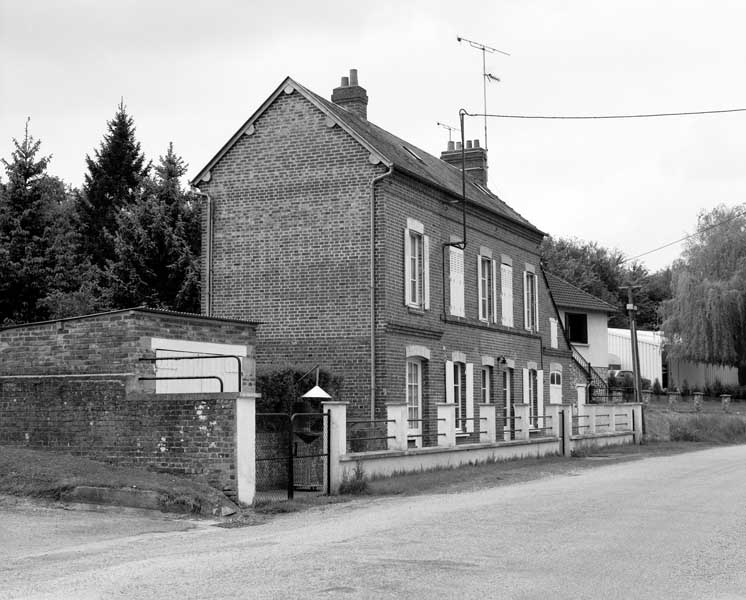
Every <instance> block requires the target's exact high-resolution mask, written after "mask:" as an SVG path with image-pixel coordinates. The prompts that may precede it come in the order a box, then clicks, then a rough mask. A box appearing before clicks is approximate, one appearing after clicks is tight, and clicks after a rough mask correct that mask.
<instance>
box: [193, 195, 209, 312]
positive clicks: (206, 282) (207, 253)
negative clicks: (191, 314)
mask: <svg viewBox="0 0 746 600" xmlns="http://www.w3.org/2000/svg"><path fill="white" fill-rule="evenodd" d="M192 192H194V193H195V194H196V195H198V196H202V197H203V198H205V200H206V201H207V202H206V205H207V244H206V245H207V248H206V252H205V254H206V257H205V258H206V260H205V263H206V264H205V310H204V311H203V313H204V314H205V315H207V316H208V317H211V316H212V234H213V231H212V225H213V224H212V198H210V194H208V193H207V192H203V191H202V190H200V189H199V188H197V187H195V186H192Z"/></svg>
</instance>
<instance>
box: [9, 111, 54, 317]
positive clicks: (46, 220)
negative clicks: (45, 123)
mask: <svg viewBox="0 0 746 600" xmlns="http://www.w3.org/2000/svg"><path fill="white" fill-rule="evenodd" d="M13 145H14V147H15V149H14V150H13V152H12V154H11V158H10V160H5V159H2V161H1V162H2V164H3V165H4V167H5V172H6V175H7V178H8V182H7V184H0V323H16V322H28V321H35V320H40V319H44V318H47V316H48V311H47V310H46V309H45V308H44V307H43V306H42V305H41V304H40V301H41V299H42V298H43V297H44V296H46V294H47V292H48V288H49V286H50V285H51V280H52V278H53V273H54V271H55V263H56V260H57V253H56V252H55V251H52V248H54V247H57V249H58V251H62V248H61V246H60V245H59V239H60V238H61V236H62V235H63V233H64V232H63V228H64V225H63V222H62V220H61V219H60V213H61V206H62V204H63V202H64V198H65V189H64V185H63V183H62V181H60V180H59V179H57V178H55V177H51V176H50V175H48V174H47V166H48V165H49V161H50V159H51V157H50V156H40V155H39V151H40V148H41V141H39V140H36V139H34V137H33V136H32V135H31V134H30V133H29V123H28V121H27V122H26V130H25V134H24V138H23V140H22V141H20V142H19V141H18V140H17V139H15V138H14V139H13Z"/></svg>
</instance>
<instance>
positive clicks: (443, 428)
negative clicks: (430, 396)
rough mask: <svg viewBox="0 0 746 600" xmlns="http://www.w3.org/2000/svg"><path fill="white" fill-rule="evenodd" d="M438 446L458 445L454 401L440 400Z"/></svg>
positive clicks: (438, 405) (450, 446)
mask: <svg viewBox="0 0 746 600" xmlns="http://www.w3.org/2000/svg"><path fill="white" fill-rule="evenodd" d="M435 406H437V408H438V446H439V447H440V448H453V447H454V446H456V405H455V404H454V403H453V402H438V403H437V404H436V405H435Z"/></svg>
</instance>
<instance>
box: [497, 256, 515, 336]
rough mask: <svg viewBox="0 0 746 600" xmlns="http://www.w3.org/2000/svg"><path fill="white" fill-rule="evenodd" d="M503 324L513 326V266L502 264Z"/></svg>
mask: <svg viewBox="0 0 746 600" xmlns="http://www.w3.org/2000/svg"><path fill="white" fill-rule="evenodd" d="M500 275H501V279H502V282H501V289H502V294H501V300H502V317H503V325H505V326H506V327H513V267H511V266H510V265H501V266H500Z"/></svg>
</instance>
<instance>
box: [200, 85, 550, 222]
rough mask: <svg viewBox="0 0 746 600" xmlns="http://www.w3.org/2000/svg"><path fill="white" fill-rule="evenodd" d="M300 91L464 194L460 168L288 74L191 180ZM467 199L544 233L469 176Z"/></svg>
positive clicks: (425, 175) (358, 134)
mask: <svg viewBox="0 0 746 600" xmlns="http://www.w3.org/2000/svg"><path fill="white" fill-rule="evenodd" d="M288 85H290V86H292V87H293V88H294V89H296V90H297V91H299V92H300V93H301V94H302V95H303V96H304V97H305V98H307V99H308V100H309V101H310V102H311V103H312V104H314V105H315V106H316V107H318V108H319V109H320V110H321V111H322V112H324V113H326V115H327V116H328V117H330V118H331V119H333V120H334V121H336V122H337V123H338V124H339V125H340V126H341V127H342V128H343V129H344V130H345V131H347V132H348V133H350V134H352V135H353V136H354V137H355V138H356V139H358V141H360V142H361V143H363V144H364V145H365V146H366V147H367V148H369V149H370V150H371V151H372V152H375V153H376V154H378V155H379V156H380V157H381V159H383V161H384V162H385V163H386V164H387V165H388V166H393V167H394V169H395V170H399V171H402V172H406V173H409V174H410V175H413V176H414V177H416V178H418V179H420V180H424V181H426V182H428V183H430V184H431V185H434V186H435V187H438V188H440V189H443V190H445V191H447V192H449V193H451V194H453V195H454V196H455V198H454V199H456V200H457V199H458V198H460V197H461V187H462V185H461V169H458V168H456V167H454V166H453V165H450V164H448V163H446V162H445V161H442V160H440V158H436V157H435V156H432V155H431V154H429V153H427V152H425V151H424V150H422V149H421V148H418V147H417V146H415V145H414V144H410V143H409V142H407V141H405V140H402V139H401V138H398V137H396V136H395V135H393V134H392V133H389V132H388V131H386V130H385V129H382V128H380V127H378V126H377V125H374V124H373V123H371V122H370V121H368V120H366V119H362V118H361V117H358V116H357V115H356V114H354V113H352V112H350V111H348V110H346V109H344V108H342V107H341V106H338V105H336V104H334V103H333V102H331V101H329V100H326V99H325V98H322V97H321V96H319V95H318V94H316V93H314V92H312V91H310V90H308V89H307V88H305V87H304V86H303V85H301V84H299V83H298V82H296V81H295V80H293V79H292V78H290V77H287V78H286V79H285V80H283V82H282V83H281V84H280V85H279V86H278V88H277V89H276V90H275V91H274V92H273V94H271V95H270V96H269V98H268V99H267V100H266V101H265V102H264V104H263V105H262V106H261V107H260V108H259V109H258V110H257V111H256V112H255V113H254V114H253V115H252V116H251V117H250V118H249V120H248V121H246V123H244V124H243V125H242V126H241V128H239V130H238V131H237V132H236V134H235V135H234V136H233V137H232V138H231V139H230V140H229V141H228V142H227V143H226V144H225V145H224V146H223V148H221V150H220V151H219V152H218V153H217V154H216V155H215V157H214V158H213V159H212V160H211V161H210V162H209V163H208V164H207V165H206V166H205V167H204V168H203V169H202V170H201V171H200V172H199V174H198V175H197V176H196V177H195V178H194V180H193V181H192V183H193V184H194V185H197V184H198V183H199V182H200V180H201V178H202V176H203V175H204V174H205V173H207V172H208V171H209V170H210V169H211V168H212V167H213V165H215V163H217V162H218V161H219V160H220V159H221V158H222V157H223V155H224V154H225V153H226V152H227V151H228V150H229V149H230V148H231V147H232V146H233V144H235V143H236V141H237V140H238V139H239V138H240V137H241V135H242V134H243V132H244V131H245V130H246V129H247V128H248V127H249V126H250V125H251V124H252V123H253V122H254V121H255V120H256V119H257V118H258V117H259V116H260V115H261V114H262V113H263V112H264V111H265V110H267V108H269V106H270V105H271V104H272V102H274V100H275V99H276V98H277V96H279V94H280V93H281V92H282V91H283V90H284V89H285V88H286V87H287V86H288ZM405 148H409V149H410V150H411V151H412V152H414V153H415V154H416V155H417V156H418V157H419V160H418V158H417V157H415V156H414V155H412V154H411V153H410V152H408V151H407V150H406V149H405ZM466 198H467V200H469V201H470V202H472V203H473V204H475V205H477V206H481V207H482V208H486V209H487V210H490V211H492V212H495V213H497V214H499V215H501V216H503V217H505V218H506V219H508V220H510V221H512V222H514V223H517V224H518V225H520V226H522V227H524V228H526V229H528V230H529V231H532V232H534V233H535V234H537V235H540V236H543V235H544V232H542V231H541V230H539V229H537V228H536V227H535V226H534V225H532V224H531V223H530V222H529V221H528V220H527V219H525V218H524V217H523V216H521V215H520V214H518V213H517V212H516V211H515V210H513V209H512V208H511V207H509V206H508V205H507V204H506V203H505V202H503V201H502V200H501V199H500V198H498V196H497V195H496V194H493V193H492V192H490V191H489V190H488V189H486V188H482V187H481V186H478V185H476V184H475V183H473V182H472V181H470V180H468V179H467V184H466Z"/></svg>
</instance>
